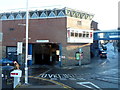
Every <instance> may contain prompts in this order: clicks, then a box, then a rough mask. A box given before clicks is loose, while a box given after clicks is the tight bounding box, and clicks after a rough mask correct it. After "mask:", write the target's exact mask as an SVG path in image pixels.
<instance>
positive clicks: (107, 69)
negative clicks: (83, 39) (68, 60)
mask: <svg viewBox="0 0 120 90" xmlns="http://www.w3.org/2000/svg"><path fill="white" fill-rule="evenodd" d="M107 48H108V49H107V51H106V52H107V54H108V58H107V59H101V58H99V57H97V58H93V59H92V60H91V64H89V65H82V66H78V67H68V68H62V69H61V68H53V69H52V70H51V71H49V72H47V73H46V74H42V75H40V76H39V77H42V78H47V79H51V80H55V81H58V82H60V83H63V84H66V85H68V86H70V87H72V88H75V89H80V88H87V89H93V90H104V89H107V88H110V89H114V90H115V89H116V90H117V89H118V86H119V85H120V82H118V55H119V53H118V52H117V51H114V48H113V45H112V43H108V44H107Z"/></svg>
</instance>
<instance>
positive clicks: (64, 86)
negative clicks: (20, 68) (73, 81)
mask: <svg viewBox="0 0 120 90" xmlns="http://www.w3.org/2000/svg"><path fill="white" fill-rule="evenodd" d="M29 77H31V78H36V79H41V80H46V81H50V82H53V83H55V84H57V85H61V86H63V88H66V89H68V90H75V89H74V88H72V87H70V86H68V85H65V84H63V83H60V82H57V81H54V80H50V79H46V78H40V77H34V76H29Z"/></svg>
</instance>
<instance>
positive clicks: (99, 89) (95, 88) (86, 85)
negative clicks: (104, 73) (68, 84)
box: [77, 82, 102, 90]
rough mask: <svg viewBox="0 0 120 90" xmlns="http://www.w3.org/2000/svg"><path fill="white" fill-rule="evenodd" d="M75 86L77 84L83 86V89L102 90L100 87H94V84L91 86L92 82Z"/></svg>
mask: <svg viewBox="0 0 120 90" xmlns="http://www.w3.org/2000/svg"><path fill="white" fill-rule="evenodd" d="M77 84H79V85H82V86H84V87H86V88H90V89H94V90H97V89H98V90H102V89H101V88H100V87H98V86H97V85H95V84H93V83H92V82H77ZM88 85H92V86H93V87H94V88H93V87H91V86H88Z"/></svg>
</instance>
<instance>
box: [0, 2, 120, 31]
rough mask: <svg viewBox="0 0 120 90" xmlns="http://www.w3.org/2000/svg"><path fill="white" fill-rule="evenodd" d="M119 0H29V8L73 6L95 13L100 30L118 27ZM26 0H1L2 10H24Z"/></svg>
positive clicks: (95, 19) (0, 7)
mask: <svg viewBox="0 0 120 90" xmlns="http://www.w3.org/2000/svg"><path fill="white" fill-rule="evenodd" d="M118 2H119V0H28V6H29V9H38V8H44V9H46V8H47V9H48V8H62V7H63V8H64V7H68V8H72V9H77V10H80V11H85V12H88V13H92V14H94V18H93V20H94V21H96V22H98V28H99V29H100V30H111V29H117V28H118ZM25 8H26V0H0V12H5V11H14V10H18V11H19V10H23V9H25Z"/></svg>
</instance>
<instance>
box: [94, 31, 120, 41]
mask: <svg viewBox="0 0 120 90" xmlns="http://www.w3.org/2000/svg"><path fill="white" fill-rule="evenodd" d="M100 33H103V34H104V35H103V37H100V36H99V34H100ZM94 40H120V31H119V30H118V31H114V30H113V31H98V32H94Z"/></svg>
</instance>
